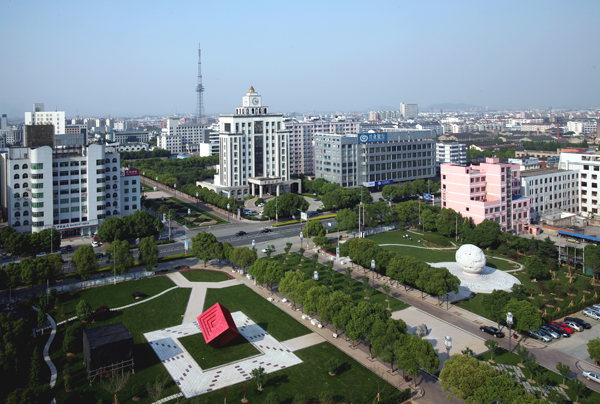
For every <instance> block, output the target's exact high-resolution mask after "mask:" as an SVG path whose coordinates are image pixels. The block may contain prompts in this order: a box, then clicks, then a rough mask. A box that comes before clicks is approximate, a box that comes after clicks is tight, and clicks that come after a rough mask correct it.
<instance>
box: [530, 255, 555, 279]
mask: <svg viewBox="0 0 600 404" xmlns="http://www.w3.org/2000/svg"><path fill="white" fill-rule="evenodd" d="M525 272H526V273H527V276H529V279H540V280H542V279H547V278H548V276H549V275H550V270H549V269H548V266H546V264H544V262H543V261H542V259H541V258H540V257H538V256H537V255H532V256H531V257H528V258H527V261H525Z"/></svg>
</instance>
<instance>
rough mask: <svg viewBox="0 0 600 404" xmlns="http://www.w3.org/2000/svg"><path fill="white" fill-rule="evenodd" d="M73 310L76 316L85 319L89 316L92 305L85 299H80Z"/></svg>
mask: <svg viewBox="0 0 600 404" xmlns="http://www.w3.org/2000/svg"><path fill="white" fill-rule="evenodd" d="M75 312H76V313H77V318H78V319H79V320H81V321H85V320H87V319H88V318H89V317H90V314H92V306H90V304H89V303H88V302H87V301H85V300H83V299H81V301H80V302H79V303H77V307H76V309H75Z"/></svg>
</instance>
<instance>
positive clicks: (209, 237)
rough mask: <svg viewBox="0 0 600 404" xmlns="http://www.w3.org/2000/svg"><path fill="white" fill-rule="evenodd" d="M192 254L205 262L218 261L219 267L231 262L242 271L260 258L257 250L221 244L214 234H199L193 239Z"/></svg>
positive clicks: (226, 243)
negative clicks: (223, 263)
mask: <svg viewBox="0 0 600 404" xmlns="http://www.w3.org/2000/svg"><path fill="white" fill-rule="evenodd" d="M192 254H194V256H195V257H196V258H198V259H200V260H202V261H203V262H204V265H206V264H208V262H209V261H212V260H213V259H216V260H218V261H219V266H221V263H222V262H223V261H229V262H231V264H232V266H233V265H238V266H239V267H240V268H242V269H244V270H245V269H246V268H248V266H250V265H252V264H253V263H254V261H256V259H257V258H258V254H257V253H256V250H255V249H252V248H249V247H235V248H234V247H233V246H232V245H231V244H230V243H228V242H226V241H225V242H219V241H217V238H216V237H215V235H214V234H212V233H207V232H202V233H198V234H197V235H196V236H194V237H193V238H192Z"/></svg>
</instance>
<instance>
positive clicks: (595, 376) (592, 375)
mask: <svg viewBox="0 0 600 404" xmlns="http://www.w3.org/2000/svg"><path fill="white" fill-rule="evenodd" d="M582 375H583V377H585V378H586V379H588V380H593V381H595V382H596V383H600V373H597V372H593V371H591V370H584V371H583V373H582Z"/></svg>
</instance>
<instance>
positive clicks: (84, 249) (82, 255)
mask: <svg viewBox="0 0 600 404" xmlns="http://www.w3.org/2000/svg"><path fill="white" fill-rule="evenodd" d="M71 261H72V262H74V263H75V266H76V267H77V272H78V273H79V275H80V276H81V277H82V278H83V279H85V280H88V279H90V276H91V275H92V273H94V272H96V271H97V270H98V260H97V259H96V254H95V253H94V249H93V247H92V246H91V245H89V244H88V245H83V246H81V247H79V248H78V249H77V250H76V251H75V253H74V254H73V257H72V258H71Z"/></svg>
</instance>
